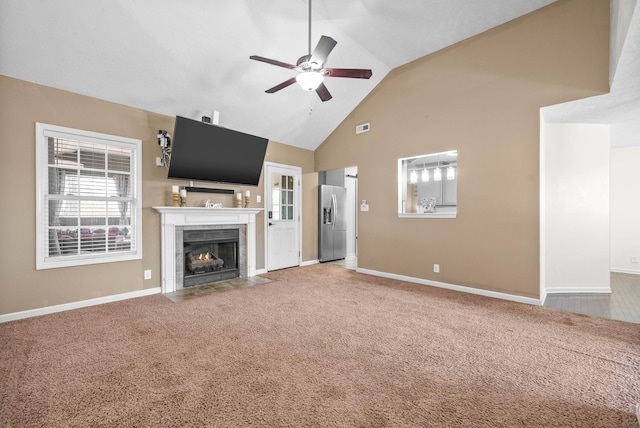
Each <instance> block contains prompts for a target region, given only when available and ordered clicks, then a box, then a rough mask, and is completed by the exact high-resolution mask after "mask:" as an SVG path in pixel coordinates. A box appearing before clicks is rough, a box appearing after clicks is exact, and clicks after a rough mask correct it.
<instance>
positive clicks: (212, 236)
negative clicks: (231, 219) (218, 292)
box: [182, 229, 240, 287]
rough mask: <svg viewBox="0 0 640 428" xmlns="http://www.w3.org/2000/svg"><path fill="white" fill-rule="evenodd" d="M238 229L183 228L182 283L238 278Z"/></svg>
mask: <svg viewBox="0 0 640 428" xmlns="http://www.w3.org/2000/svg"><path fill="white" fill-rule="evenodd" d="M238 240H239V230H238V229H209V230H188V231H187V230H185V231H184V235H183V242H184V246H183V249H184V252H183V254H184V280H183V284H182V285H183V287H193V286H195V285H202V284H208V283H211V282H216V281H222V280H225V279H231V278H237V277H238V276H239V274H240V272H239V268H238Z"/></svg>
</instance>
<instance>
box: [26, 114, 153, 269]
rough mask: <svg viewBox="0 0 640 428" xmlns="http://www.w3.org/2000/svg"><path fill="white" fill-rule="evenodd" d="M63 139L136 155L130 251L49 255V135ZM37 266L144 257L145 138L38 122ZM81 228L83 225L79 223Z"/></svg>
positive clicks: (133, 177) (95, 262)
mask: <svg viewBox="0 0 640 428" xmlns="http://www.w3.org/2000/svg"><path fill="white" fill-rule="evenodd" d="M50 137H54V138H62V139H69V140H77V141H83V142H84V141H86V142H93V143H97V144H106V145H110V146H118V147H126V148H128V149H131V152H132V154H133V166H132V169H133V171H131V172H132V174H131V180H132V183H131V192H132V197H133V202H132V203H131V210H132V213H131V225H127V226H128V227H130V228H131V232H130V233H131V239H132V241H133V240H135V242H134V245H132V250H131V251H126V252H113V253H108V252H107V253H98V254H78V255H65V256H51V257H50V256H49V255H48V246H47V245H46V244H45V236H48V234H49V232H48V218H49V217H48V212H47V204H46V200H47V196H48V193H49V182H48V180H49V177H48V157H47V156H48V152H47V150H48V138H50ZM35 142H36V269H37V270H40V269H51V268H60V267H70V266H82V265H90V264H97V263H110V262H122V261H127V260H139V259H142V141H141V140H138V139H134V138H127V137H120V136H115V135H108V134H101V133H98V132H91V131H84V130H80V129H73V128H67V127H63V126H57V125H50V124H46V123H36V138H35ZM78 227H80V225H78Z"/></svg>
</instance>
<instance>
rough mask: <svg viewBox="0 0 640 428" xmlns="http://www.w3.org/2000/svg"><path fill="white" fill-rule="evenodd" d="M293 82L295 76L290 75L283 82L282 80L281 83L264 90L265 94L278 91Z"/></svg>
mask: <svg viewBox="0 0 640 428" xmlns="http://www.w3.org/2000/svg"><path fill="white" fill-rule="evenodd" d="M295 82H296V78H295V77H292V78H291V79H289V80H287V81H285V82H282V83H281V84H279V85H276V86H274V87H273V88H271V89H267V90H266V91H265V92H266V93H267V94H273V93H274V92H278V91H279V90H280V89H284V88H286V87H287V86H289V85H292V84H294V83H295Z"/></svg>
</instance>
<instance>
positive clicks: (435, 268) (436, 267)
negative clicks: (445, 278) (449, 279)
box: [433, 263, 440, 273]
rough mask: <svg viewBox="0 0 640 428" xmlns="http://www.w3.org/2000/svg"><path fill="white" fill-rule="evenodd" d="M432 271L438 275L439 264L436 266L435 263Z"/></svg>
mask: <svg viewBox="0 0 640 428" xmlns="http://www.w3.org/2000/svg"><path fill="white" fill-rule="evenodd" d="M433 271H434V272H435V273H440V265H439V264H437V263H436V264H434V265H433Z"/></svg>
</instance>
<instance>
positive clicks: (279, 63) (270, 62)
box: [249, 55, 296, 69]
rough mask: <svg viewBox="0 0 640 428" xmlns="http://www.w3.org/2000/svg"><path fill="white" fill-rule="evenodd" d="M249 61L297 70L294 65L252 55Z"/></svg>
mask: <svg viewBox="0 0 640 428" xmlns="http://www.w3.org/2000/svg"><path fill="white" fill-rule="evenodd" d="M249 59H254V60H256V61H262V62H266V63H267V64H272V65H277V66H278V67H284V68H290V69H294V68H296V66H295V65H293V64H287V63H286V62H282V61H276V60H275V59H269V58H265V57H262V56H258V55H251V56H250V57H249Z"/></svg>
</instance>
